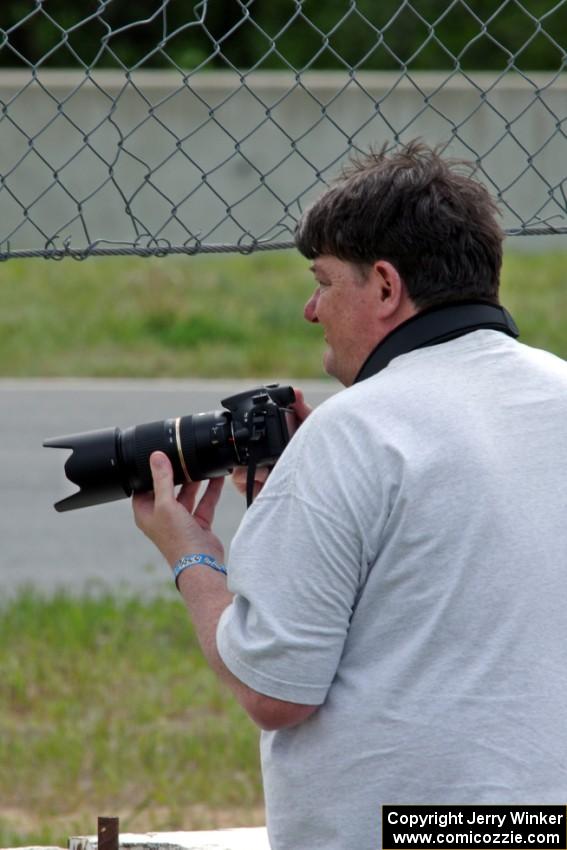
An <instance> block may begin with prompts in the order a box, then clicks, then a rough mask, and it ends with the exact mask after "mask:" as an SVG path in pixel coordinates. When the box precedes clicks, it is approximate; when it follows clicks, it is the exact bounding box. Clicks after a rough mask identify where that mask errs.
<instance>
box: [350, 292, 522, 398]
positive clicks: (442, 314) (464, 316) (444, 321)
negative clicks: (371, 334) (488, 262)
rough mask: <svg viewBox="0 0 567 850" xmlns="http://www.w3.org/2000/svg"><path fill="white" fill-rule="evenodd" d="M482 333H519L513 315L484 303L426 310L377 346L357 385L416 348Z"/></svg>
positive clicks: (470, 302) (363, 367)
mask: <svg viewBox="0 0 567 850" xmlns="http://www.w3.org/2000/svg"><path fill="white" fill-rule="evenodd" d="M480 329H488V330H492V331H501V332H502V333H505V334H508V336H511V337H514V338H516V337H518V336H519V331H518V328H517V327H516V323H515V322H514V320H513V318H512V316H511V315H510V313H509V312H508V311H507V310H506V309H505V308H504V307H499V306H498V305H497V304H489V303H488V302H484V301H466V302H464V301H463V302H459V303H458V304H444V305H441V306H440V307H432V308H430V309H429V310H423V311H422V312H421V313H417V314H416V315H415V316H412V317H411V319H408V320H407V321H406V322H402V324H401V325H398V327H397V328H394V330H393V331H392V332H391V333H389V334H388V336H387V337H385V338H384V339H383V340H382V341H381V342H379V343H378V345H377V346H376V348H375V349H374V351H372V352H371V354H370V355H369V356H368V357H367V359H366V361H365V363H364V364H363V366H362V368H361V370H360V372H359V373H358V375H357V376H356V378H355V381H354V383H355V384H357V383H358V382H359V381H364V380H365V378H370V376H371V375H376V373H377V372H380V371H381V370H382V369H385V368H386V366H387V365H388V363H389V362H390V361H391V360H393V359H394V357H398V356H399V355H400V354H407V352H408V351H414V350H415V349H417V348H426V347H427V346H429V345H438V344H439V343H441V342H447V341H448V340H451V339H456V338H457V337H459V336H463V335H464V334H468V333H471V332H472V331H477V330H480Z"/></svg>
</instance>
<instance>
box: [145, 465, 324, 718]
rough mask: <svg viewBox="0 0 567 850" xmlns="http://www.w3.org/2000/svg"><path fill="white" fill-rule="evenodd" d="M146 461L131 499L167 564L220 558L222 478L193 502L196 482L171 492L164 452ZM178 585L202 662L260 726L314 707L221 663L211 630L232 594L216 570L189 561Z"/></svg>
mask: <svg viewBox="0 0 567 850" xmlns="http://www.w3.org/2000/svg"><path fill="white" fill-rule="evenodd" d="M150 466H151V470H152V477H153V482H154V492H153V493H140V494H138V495H136V496H134V499H133V506H134V516H135V519H136V525H137V526H138V528H140V529H141V530H142V531H143V532H144V534H146V535H147V537H149V539H150V540H152V542H153V543H154V544H155V545H156V546H157V548H158V549H159V550H160V552H161V553H162V555H163V556H164V558H165V559H166V560H167V561H168V563H169V564H170V566H173V565H174V564H175V562H176V561H177V560H178V559H179V558H181V557H182V556H183V555H187V554H200V553H203V554H206V555H211V556H212V557H214V558H215V559H216V560H217V561H218V562H219V563H222V561H223V558H224V551H223V546H222V543H221V542H220V540H219V539H218V537H217V536H216V535H215V534H214V533H213V531H212V522H213V519H214V513H215V508H216V506H217V503H218V500H219V498H220V494H221V490H222V485H223V479H222V478H221V479H219V478H216V479H212V480H211V481H210V482H209V483H208V486H207V489H206V491H205V493H204V495H203V497H202V498H201V500H200V501H199V503H198V504H197V505H196V506H195V501H196V497H197V492H198V489H199V484H200V482H197V483H191V484H186V485H184V486H183V487H182V488H181V490H180V492H179V496H178V497H177V498H176V496H175V488H174V484H173V471H172V468H171V464H170V462H169V459H168V457H167V455H165V454H163V453H162V452H154V453H153V454H152V456H151V458H150ZM178 585H179V590H180V591H181V595H182V596H183V599H184V601H185V605H186V606H187V609H188V611H189V614H190V616H191V619H192V621H193V623H194V626H195V630H196V633H197V638H198V640H199V643H200V645H201V648H202V650H203V654H204V655H205V657H206V659H207V661H208V663H209V664H210V666H211V668H212V669H213V670H214V671H215V673H216V674H217V675H218V676H219V678H220V679H221V680H222V681H223V682H225V683H226V684H227V685H228V686H229V687H230V689H231V690H232V691H233V693H234V695H235V697H236V699H237V700H238V702H239V703H240V704H241V705H242V706H243V708H244V709H245V711H246V712H247V714H248V715H249V716H250V717H251V718H252V720H253V721H254V722H255V723H257V725H258V726H260V727H261V728H262V729H266V730H273V729H281V728H284V727H286V726H295V725H297V724H298V723H301V722H302V721H304V720H306V719H307V718H308V717H309V716H310V715H311V714H313V713H314V712H315V711H316V710H317V708H318V706H317V705H300V704H299V703H292V702H286V701H284V700H278V699H274V698H272V697H269V696H266V695H264V694H260V693H258V692H257V691H254V690H253V689H252V688H249V687H248V686H247V685H245V684H244V682H241V681H240V679H238V678H237V677H236V676H234V675H233V673H231V671H230V670H229V669H228V667H227V666H226V665H225V663H224V661H223V660H222V658H221V657H220V655H219V652H218V649H217V642H216V632H217V626H218V623H219V620H220V617H221V615H222V613H223V611H224V610H225V608H226V607H227V606H228V605H230V603H231V601H232V594H231V593H230V592H229V591H228V589H227V587H226V579H225V577H224V575H222V573H219V572H216V571H215V570H213V569H211V568H210V567H208V566H206V565H202V564H199V565H195V566H192V567H190V568H189V569H186V570H184V571H183V572H182V573H181V575H180V576H179V581H178Z"/></svg>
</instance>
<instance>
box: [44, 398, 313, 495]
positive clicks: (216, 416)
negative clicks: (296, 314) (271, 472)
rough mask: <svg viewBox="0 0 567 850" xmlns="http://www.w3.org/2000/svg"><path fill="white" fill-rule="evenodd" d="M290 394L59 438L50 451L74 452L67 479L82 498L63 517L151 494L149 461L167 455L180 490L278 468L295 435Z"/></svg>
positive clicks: (228, 401) (232, 400) (226, 401)
mask: <svg viewBox="0 0 567 850" xmlns="http://www.w3.org/2000/svg"><path fill="white" fill-rule="evenodd" d="M294 401H295V393H294V392H293V389H292V388H291V387H280V386H279V385H277V384H270V385H268V386H265V387H257V388H254V389H251V390H247V391H245V392H242V393H237V394H236V395H233V396H229V397H228V398H225V399H223V400H222V401H221V404H222V406H223V408H224V410H215V411H211V412H208V413H197V414H194V415H189V416H180V417H177V418H172V419H165V420H160V421H158V422H148V423H145V424H143V425H134V426H132V427H130V428H126V429H124V430H121V429H120V428H105V429H102V430H99V431H88V432H86V433H83V434H73V435H70V436H66V437H55V438H53V439H50V440H46V441H45V442H44V444H43V445H44V446H47V447H52V448H65V449H71V452H72V453H71V455H70V456H69V458H68V459H67V461H66V463H65V474H66V476H67V478H68V479H69V480H70V481H72V482H73V483H75V484H77V485H78V486H79V488H80V489H79V491H78V492H77V493H74V494H73V495H72V496H68V497H67V498H66V499H62V500H61V501H60V502H57V503H56V504H55V509H56V510H57V511H69V510H75V509H77V508H83V507H88V506H90V505H97V504H101V503H103V502H111V501H114V500H116V499H123V498H127V497H129V496H131V495H132V493H141V492H144V491H147V490H151V489H152V486H153V484H152V475H151V470H150V463H149V459H150V455H151V454H152V452H154V451H157V450H159V451H163V452H165V453H166V454H167V456H168V457H169V459H170V461H171V464H172V466H173V473H174V481H175V484H182V483H184V482H185V481H201V480H203V479H205V478H215V477H219V476H222V475H228V474H229V473H230V472H231V471H232V470H233V469H234V467H235V466H246V467H248V468H249V469H255V468H256V467H262V466H268V467H270V466H273V465H274V464H275V462H276V461H277V459H278V458H279V456H280V455H281V453H282V452H283V450H284V449H285V447H286V445H287V444H288V442H289V440H290V439H291V437H292V435H293V433H294V431H295V429H296V419H295V415H294V413H293V411H292V410H291V409H290V405H291V404H293V402H294Z"/></svg>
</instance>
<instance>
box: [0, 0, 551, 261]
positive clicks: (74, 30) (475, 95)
mask: <svg viewBox="0 0 567 850" xmlns="http://www.w3.org/2000/svg"><path fill="white" fill-rule="evenodd" d="M127 5H129V6H130V7H131V8H130V10H129V11H126V6H127ZM268 7H271V8H272V17H271V18H270V19H269V20H268V19H267V18H266V15H267V11H266V10H267V8H268ZM276 7H277V9H276ZM378 7H379V8H378ZM274 9H276V12H277V14H275V13H274V12H273V10H274ZM566 42H567V0H560V2H551V0H524V2H520V0H503V2H502V0H466V1H465V0H413V2H407V1H406V0H384V2H383V3H380V4H376V3H375V2H370V0H358V2H357V0H329V2H328V3H326V4H321V3H320V2H314V0H280V2H278V3H274V5H273V6H271V4H265V3H263V2H262V0H258V1H257V2H255V0H246V2H245V0H224V2H221V0H203V2H200V3H198V4H197V5H196V6H195V7H194V8H193V9H191V7H190V6H189V5H188V4H186V3H180V2H179V0H162V2H154V0H145V2H140V3H137V4H125V3H121V2H120V0H85V2H83V3H81V4H76V3H74V4H71V3H67V4H66V3H65V2H63V0H17V2H10V0H4V4H3V6H2V10H0V175H1V176H0V209H1V211H2V215H1V216H0V259H3V260H5V259H8V258H11V257H18V256H20V257H21V256H26V257H46V258H54V259H61V258H63V257H67V256H70V257H74V258H76V259H84V258H86V257H88V256H91V255H108V254H137V255H142V256H155V255H166V254H170V253H185V254H197V253H203V252H228V251H240V252H251V251H257V250H267V249H274V248H286V247H290V246H291V245H292V244H293V231H294V227H295V223H296V221H297V219H298V217H299V215H300V214H301V211H302V209H303V208H304V207H305V205H306V204H307V203H308V202H309V201H310V200H311V199H313V198H314V197H315V196H317V195H318V194H320V192H321V191H322V190H323V189H324V188H325V187H326V186H327V185H328V184H329V182H330V181H331V180H332V178H333V177H334V176H336V175H337V174H338V172H339V171H340V166H341V164H342V163H343V162H344V161H345V159H346V158H347V157H348V156H349V155H350V154H352V153H354V152H360V151H362V150H365V149H367V148H368V146H369V145H374V146H381V145H382V144H383V143H384V142H386V141H387V142H388V143H389V144H391V146H392V147H395V146H397V145H399V144H401V143H403V142H406V141H409V140H410V139H412V138H416V137H421V138H423V139H424V140H425V141H427V142H428V143H440V144H442V145H443V147H444V148H445V149H446V150H447V153H448V154H450V155H452V156H463V157H465V158H467V159H469V160H470V161H472V162H473V163H474V168H475V174H476V175H477V176H478V177H479V178H480V179H482V180H483V181H484V182H485V183H486V184H487V186H488V187H489V189H490V190H491V191H492V193H493V194H494V195H495V197H496V198H497V200H498V202H499V205H500V208H501V210H502V213H503V220H504V225H505V228H506V231H507V233H508V234H511V235H530V234H559V233H563V234H564V233H567V215H566V213H567V195H566V180H567V165H566V164H567V135H566V121H567V114H566V104H567V98H566V94H567V80H566V75H564V73H563V71H564V65H565V59H566V53H565V44H566ZM479 68H481V69H482V70H478V69H479Z"/></svg>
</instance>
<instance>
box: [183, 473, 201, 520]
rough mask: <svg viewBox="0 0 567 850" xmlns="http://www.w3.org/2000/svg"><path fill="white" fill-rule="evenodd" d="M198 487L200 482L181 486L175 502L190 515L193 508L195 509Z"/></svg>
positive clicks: (189, 482) (191, 482) (188, 482)
mask: <svg viewBox="0 0 567 850" xmlns="http://www.w3.org/2000/svg"><path fill="white" fill-rule="evenodd" d="M200 487H201V482H200V481H187V482H186V483H185V484H184V485H183V486H182V488H181V490H180V491H179V494H178V496H177V501H178V502H179V504H180V505H183V507H184V508H185V510H187V511H189V513H190V514H192V513H193V508H194V507H195V500H196V498H197V493H198V492H199V488H200Z"/></svg>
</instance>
